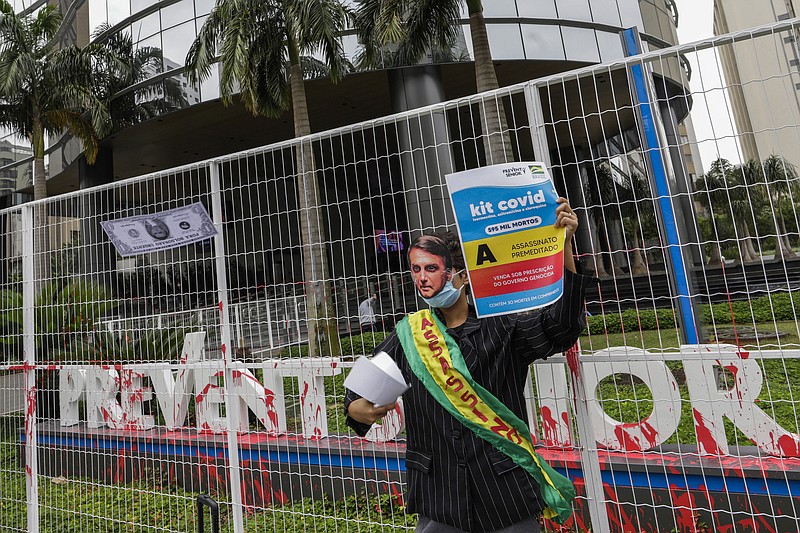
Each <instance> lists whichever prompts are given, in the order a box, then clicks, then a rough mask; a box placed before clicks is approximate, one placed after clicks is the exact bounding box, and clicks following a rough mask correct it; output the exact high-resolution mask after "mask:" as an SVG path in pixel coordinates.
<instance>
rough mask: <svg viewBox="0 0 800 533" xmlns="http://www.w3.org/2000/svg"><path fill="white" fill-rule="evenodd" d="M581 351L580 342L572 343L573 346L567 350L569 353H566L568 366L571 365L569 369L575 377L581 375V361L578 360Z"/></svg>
mask: <svg viewBox="0 0 800 533" xmlns="http://www.w3.org/2000/svg"><path fill="white" fill-rule="evenodd" d="M579 354H580V351H579V350H578V343H575V344H573V345H572V347H571V348H570V349H569V350H567V353H566V354H564V355H566V357H567V366H569V371H570V372H571V373H572V377H573V378H576V379H577V378H578V376H580V375H581V373H580V361H578V355H579Z"/></svg>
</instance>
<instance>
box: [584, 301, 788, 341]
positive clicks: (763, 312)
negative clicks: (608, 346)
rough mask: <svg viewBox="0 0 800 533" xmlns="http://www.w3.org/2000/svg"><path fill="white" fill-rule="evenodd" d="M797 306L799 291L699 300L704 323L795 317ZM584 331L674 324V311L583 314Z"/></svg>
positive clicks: (667, 309) (740, 322) (641, 328)
mask: <svg viewBox="0 0 800 533" xmlns="http://www.w3.org/2000/svg"><path fill="white" fill-rule="evenodd" d="M798 308H800V291H796V292H792V293H788V292H778V293H774V294H771V295H767V296H760V297H758V298H753V299H752V300H739V301H735V302H730V303H727V302H726V303H719V304H710V305H709V304H702V305H700V312H701V313H702V318H703V322H704V323H705V324H715V325H719V324H731V323H733V321H734V319H735V320H736V322H737V323H739V324H753V323H758V322H762V323H763V322H772V321H773V320H796V319H797V318H798V315H800V313H798V311H797V309H798ZM587 327H588V332H589V333H590V334H592V335H602V334H603V333H622V332H623V330H624V331H645V330H653V329H668V328H675V327H677V322H676V320H675V312H674V310H673V309H672V308H664V309H627V310H625V311H623V312H621V313H605V314H601V315H593V316H589V317H587Z"/></svg>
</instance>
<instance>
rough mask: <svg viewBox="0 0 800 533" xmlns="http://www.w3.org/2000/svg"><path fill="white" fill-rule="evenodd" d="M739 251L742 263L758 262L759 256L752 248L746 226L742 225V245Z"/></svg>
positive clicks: (748, 229)
mask: <svg viewBox="0 0 800 533" xmlns="http://www.w3.org/2000/svg"><path fill="white" fill-rule="evenodd" d="M740 249H741V251H742V262H743V263H755V262H756V261H758V260H759V255H758V253H756V250H755V248H754V247H753V239H752V236H751V235H750V228H749V227H748V226H747V224H744V229H743V230H742V244H741V245H740Z"/></svg>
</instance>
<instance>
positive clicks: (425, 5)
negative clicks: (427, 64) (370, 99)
mask: <svg viewBox="0 0 800 533" xmlns="http://www.w3.org/2000/svg"><path fill="white" fill-rule="evenodd" d="M356 2H357V4H358V7H357V9H356V16H355V26H356V30H357V31H358V34H359V36H360V37H361V42H362V43H364V52H363V55H362V61H361V62H362V65H363V66H366V67H370V66H376V65H378V64H380V58H381V57H382V52H383V51H382V49H381V48H382V47H384V46H386V45H392V46H396V47H397V49H396V51H395V52H394V53H393V54H392V57H393V58H394V61H395V62H396V63H397V65H398V66H399V65H409V64H415V63H417V62H418V61H419V60H420V59H422V57H423V56H424V55H425V53H426V52H427V51H428V50H431V51H432V53H433V54H434V55H435V54H437V53H440V51H441V50H450V49H451V47H452V45H453V42H454V41H455V38H456V36H457V32H458V30H459V27H460V26H459V24H458V21H460V20H461V4H462V1H461V0H437V1H436V2H431V1H429V0H356ZM466 5H467V12H468V14H469V28H470V34H471V36H472V47H473V52H474V55H475V84H476V86H477V89H478V92H479V93H482V92H486V91H491V90H494V89H497V88H499V84H498V82H497V72H496V71H495V68H494V62H493V61H492V52H491V49H490V48H489V37H488V35H487V33H486V21H485V20H484V17H483V2H482V0H466ZM480 112H481V116H482V117H483V127H484V130H485V131H484V134H485V135H484V136H483V142H484V148H485V150H486V160H487V161H488V162H490V163H504V162H506V161H508V160H509V159H510V157H509V155H508V154H511V138H510V136H509V134H508V124H507V122H506V115H505V109H504V106H503V102H502V101H501V100H500V99H498V100H497V101H496V102H484V103H483V105H482V106H481V109H480Z"/></svg>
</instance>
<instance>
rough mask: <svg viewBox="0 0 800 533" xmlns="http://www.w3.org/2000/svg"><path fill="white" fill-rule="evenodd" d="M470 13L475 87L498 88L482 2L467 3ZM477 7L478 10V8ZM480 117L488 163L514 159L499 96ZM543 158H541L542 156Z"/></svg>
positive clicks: (486, 103) (487, 103) (484, 104)
mask: <svg viewBox="0 0 800 533" xmlns="http://www.w3.org/2000/svg"><path fill="white" fill-rule="evenodd" d="M468 7H469V11H470V16H469V28H470V33H471V34H472V48H473V52H474V54H475V84H476V86H477V89H478V92H479V93H482V92H486V91H491V90H494V89H497V88H499V84H498V83H497V72H496V71H495V69H494V62H492V52H491V50H490V48H489V36H488V35H487V34H486V21H485V20H484V18H483V10H482V8H481V7H480V2H468ZM476 8H477V9H476ZM479 105H480V106H481V108H480V111H481V113H480V114H481V117H482V118H483V123H482V124H481V127H482V128H483V146H484V150H485V151H486V164H487V165H496V164H498V163H506V162H508V161H513V160H514V151H513V149H512V146H511V136H510V135H509V133H508V122H507V120H506V113H505V106H504V105H503V100H502V99H501V98H500V97H497V98H496V99H495V98H490V99H486V100H483V101H482V102H481V103H480V104H479ZM540 157H541V156H540Z"/></svg>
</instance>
